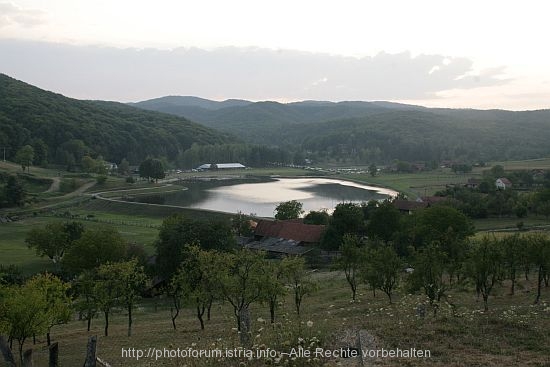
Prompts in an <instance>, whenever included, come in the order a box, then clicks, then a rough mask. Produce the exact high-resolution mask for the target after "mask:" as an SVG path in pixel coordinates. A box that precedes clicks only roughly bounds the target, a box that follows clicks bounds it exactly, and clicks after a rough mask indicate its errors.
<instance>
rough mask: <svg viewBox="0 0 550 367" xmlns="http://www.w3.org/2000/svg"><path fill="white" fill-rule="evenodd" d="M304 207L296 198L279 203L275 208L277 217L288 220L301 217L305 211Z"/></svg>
mask: <svg viewBox="0 0 550 367" xmlns="http://www.w3.org/2000/svg"><path fill="white" fill-rule="evenodd" d="M302 207H303V204H302V203H300V202H298V201H296V200H290V201H285V202H283V203H279V205H277V207H276V208H275V219H278V220H287V219H297V218H300V215H302V214H303V213H304V210H303V209H302Z"/></svg>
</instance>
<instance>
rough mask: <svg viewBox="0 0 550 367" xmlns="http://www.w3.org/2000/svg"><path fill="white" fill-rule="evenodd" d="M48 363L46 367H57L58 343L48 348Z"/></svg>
mask: <svg viewBox="0 0 550 367" xmlns="http://www.w3.org/2000/svg"><path fill="white" fill-rule="evenodd" d="M49 352H50V361H49V364H48V367H59V343H53V344H52V345H50V347H49Z"/></svg>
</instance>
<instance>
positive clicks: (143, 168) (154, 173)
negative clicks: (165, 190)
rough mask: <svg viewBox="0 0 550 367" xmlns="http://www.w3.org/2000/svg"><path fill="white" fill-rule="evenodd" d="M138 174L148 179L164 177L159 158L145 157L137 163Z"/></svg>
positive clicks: (162, 166)
mask: <svg viewBox="0 0 550 367" xmlns="http://www.w3.org/2000/svg"><path fill="white" fill-rule="evenodd" d="M139 176H140V177H145V178H147V179H148V180H151V179H154V180H159V179H162V178H164V176H165V173H164V165H163V163H162V161H161V160H159V159H153V158H147V159H146V160H144V161H143V162H141V164H140V165H139Z"/></svg>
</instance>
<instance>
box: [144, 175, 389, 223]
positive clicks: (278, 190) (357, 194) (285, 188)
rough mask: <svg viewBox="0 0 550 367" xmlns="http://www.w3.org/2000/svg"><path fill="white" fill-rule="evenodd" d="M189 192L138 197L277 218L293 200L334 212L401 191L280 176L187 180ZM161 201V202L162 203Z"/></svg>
mask: <svg viewBox="0 0 550 367" xmlns="http://www.w3.org/2000/svg"><path fill="white" fill-rule="evenodd" d="M182 185H184V186H186V187H188V190H186V191H179V192H175V193H169V194H166V195H163V196H162V197H161V198H159V197H158V196H155V198H154V200H153V198H152V197H141V198H137V200H139V201H149V202H152V201H156V202H157V203H162V204H168V205H179V206H184V207H189V208H198V209H209V210H216V211H222V212H228V213H236V212H238V211H241V212H243V213H246V214H250V213H254V214H256V215H258V216H262V217H273V216H274V211H275V207H276V206H277V205H278V204H279V203H281V202H283V201H289V200H298V201H299V202H301V203H303V208H304V210H305V212H306V213H307V212H308V211H311V210H327V211H329V212H330V211H332V210H333V209H334V207H335V206H336V205H337V204H338V203H342V202H355V203H361V202H367V201H369V200H384V199H385V198H387V197H389V196H394V195H396V194H397V193H396V192H395V191H393V190H389V189H384V188H379V187H374V186H368V185H362V184H357V183H354V182H350V181H344V180H336V179H326V178H277V179H274V180H271V181H269V182H257V181H255V182H254V181H253V182H248V181H246V180H237V181H235V180H216V181H212V180H211V181H208V182H191V183H189V182H184V183H182ZM159 200H160V201H161V202H159Z"/></svg>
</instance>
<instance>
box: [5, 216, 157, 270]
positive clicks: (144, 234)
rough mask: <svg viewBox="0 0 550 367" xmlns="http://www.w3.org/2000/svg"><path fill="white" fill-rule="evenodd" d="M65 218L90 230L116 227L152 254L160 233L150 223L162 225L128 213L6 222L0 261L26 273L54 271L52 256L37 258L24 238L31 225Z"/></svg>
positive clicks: (128, 238)
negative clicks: (133, 216)
mask: <svg viewBox="0 0 550 367" xmlns="http://www.w3.org/2000/svg"><path fill="white" fill-rule="evenodd" d="M80 213H82V217H84V216H85V214H86V213H88V212H85V211H75V214H80ZM66 220H77V221H81V222H82V223H84V225H85V227H86V228H89V229H94V228H101V227H104V226H111V227H115V228H116V229H117V230H118V231H119V232H120V234H121V235H122V237H123V238H124V239H125V240H126V241H128V242H129V243H134V242H135V243H138V244H143V245H145V249H146V251H147V252H148V253H150V254H152V253H153V247H152V243H153V242H154V240H155V239H156V237H157V235H158V229H157V228H156V227H151V226H157V225H159V224H160V220H158V219H157V220H155V219H150V218H132V222H129V219H128V217H127V216H117V215H113V214H108V213H105V214H104V213H94V218H92V220H84V219H83V218H74V219H67V218H60V217H53V216H52V217H30V218H24V219H22V220H19V221H16V222H10V223H3V224H0V230H1V231H2V236H0V249H1V253H2V258H1V260H0V263H1V264H3V265H10V264H13V265H16V266H18V267H19V268H20V269H21V271H22V272H23V273H24V274H27V275H29V274H34V273H37V272H41V271H44V270H52V269H53V267H52V266H51V262H50V260H49V259H47V258H40V257H38V256H37V255H36V253H35V251H34V250H32V249H29V248H28V247H27V244H26V243H25V237H26V235H27V232H28V231H29V229H30V228H34V227H42V226H44V225H46V224H47V223H51V222H54V221H66ZM124 223H126V224H124ZM149 225H150V226H149Z"/></svg>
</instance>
